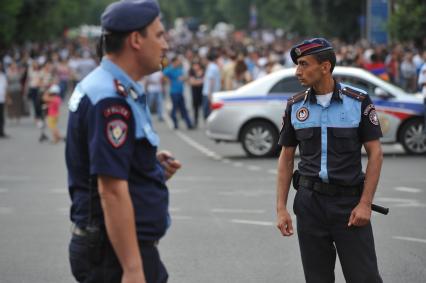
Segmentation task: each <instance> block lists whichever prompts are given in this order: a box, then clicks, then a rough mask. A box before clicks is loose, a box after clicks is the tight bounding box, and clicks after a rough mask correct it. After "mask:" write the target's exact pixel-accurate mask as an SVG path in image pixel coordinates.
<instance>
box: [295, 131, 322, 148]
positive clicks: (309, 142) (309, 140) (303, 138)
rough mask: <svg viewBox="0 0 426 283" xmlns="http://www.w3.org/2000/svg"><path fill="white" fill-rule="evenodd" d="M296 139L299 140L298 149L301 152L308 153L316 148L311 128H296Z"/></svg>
mask: <svg viewBox="0 0 426 283" xmlns="http://www.w3.org/2000/svg"><path fill="white" fill-rule="evenodd" d="M296 139H297V140H298V141H299V151H300V153H301V154H306V155H310V154H313V153H315V151H316V150H317V149H318V147H317V146H316V143H317V141H316V139H315V138H314V129H313V128H305V129H299V130H296Z"/></svg>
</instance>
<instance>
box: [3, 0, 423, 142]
mask: <svg viewBox="0 0 426 283" xmlns="http://www.w3.org/2000/svg"><path fill="white" fill-rule="evenodd" d="M12 2H13V3H12ZM12 2H10V3H7V4H4V5H6V7H3V8H4V9H3V10H4V11H5V12H8V13H9V14H10V15H9V16H12V15H15V18H14V20H13V21H14V22H13V21H7V24H6V22H5V25H4V26H3V29H0V34H1V35H4V39H5V41H4V42H3V43H1V44H0V110H1V111H2V112H5V113H6V115H7V117H8V118H9V119H10V120H11V122H12V123H13V122H15V123H19V120H20V118H21V117H22V116H28V115H31V116H33V117H34V123H35V125H37V126H38V127H40V128H42V127H43V105H46V99H44V98H43V96H44V95H45V93H46V91H47V90H48V89H49V88H50V87H51V86H52V85H57V86H58V87H59V91H58V93H57V95H58V96H59V97H60V98H61V101H64V100H66V98H67V95H68V94H69V93H70V91H71V90H72V89H73V87H74V86H75V84H76V83H77V82H78V81H80V80H81V79H82V78H83V77H84V76H86V75H87V74H88V73H89V72H90V71H91V70H92V69H94V68H95V67H96V66H97V64H98V63H99V60H100V59H99V58H97V57H96V55H95V50H96V48H95V46H96V43H97V40H98V38H99V35H100V34H101V30H100V28H99V27H98V26H80V27H79V28H75V29H70V28H69V25H75V26H77V25H78V24H81V23H82V22H81V21H84V22H85V23H98V19H99V11H101V10H102V9H101V8H102V7H104V6H105V5H106V4H107V2H108V1H100V2H99V1H98V2H99V3H98V2H97V1H88V2H87V3H86V4H85V5H86V6H85V5H83V4H84V3H83V2H81V1H75V3H74V4H73V5H71V4H70V3H68V2H67V1H59V2H55V3H51V4H52V5H51V6H49V5H48V3H47V4H46V3H44V2H43V1H28V2H25V1H12ZM46 2H49V1H46ZM80 2H81V3H80ZM101 2H102V3H101ZM104 2H105V3H104ZM109 2H110V1H109ZM216 2H217V3H216ZM243 2H244V3H243ZM258 2H259V1H256V0H250V1H249V0H244V1H242V2H241V3H239V4H238V5H236V4H235V2H232V1H225V0H223V1H196V0H192V1H189V0H188V1H168V0H162V1H159V3H160V5H161V6H162V9H163V13H164V14H163V20H164V22H165V25H166V27H167V30H168V34H167V37H168V41H169V44H170V47H171V48H170V51H169V52H168V54H167V59H168V60H167V62H165V65H169V67H166V69H165V70H164V73H157V74H154V75H152V76H150V77H148V78H145V79H144V81H142V82H141V83H142V84H144V86H145V87H146V91H147V93H150V99H149V100H150V101H151V103H152V104H155V105H156V109H154V111H155V112H157V113H158V117H159V120H162V119H163V118H164V116H163V115H164V110H163V100H164V98H167V97H168V96H169V93H171V94H173V92H174V91H176V87H177V89H179V88H182V92H183V93H184V97H188V98H189V99H187V101H186V103H187V104H186V103H185V102H184V103H183V106H182V105H181V104H179V103H180V102H179V101H176V103H174V104H173V106H174V107H173V109H172V110H173V111H172V118H173V115H175V114H173V112H176V111H180V112H181V113H182V114H183V115H182V116H185V115H188V114H185V113H184V112H186V109H185V105H187V106H190V105H192V107H191V108H193V109H192V111H191V112H192V113H193V115H194V117H193V120H194V121H193V123H189V122H188V119H186V118H185V120H187V121H186V123H187V126H188V128H193V127H196V126H197V121H198V119H199V118H198V112H199V108H202V107H203V102H202V89H203V83H204V82H205V80H204V77H205V75H206V69H207V67H208V64H209V61H208V58H207V57H208V54H209V52H211V51H214V52H215V54H216V57H217V58H215V60H214V62H213V63H214V64H215V65H216V66H217V68H218V69H219V72H220V89H217V90H231V89H236V88H238V87H240V86H242V85H244V84H246V83H248V82H250V81H253V80H256V79H258V78H260V77H262V76H265V75H267V74H269V73H271V72H274V71H276V70H279V69H281V68H289V67H293V66H294V65H293V62H292V61H291V59H290V55H289V51H290V48H291V47H292V46H293V45H294V44H295V43H297V42H299V41H300V40H303V39H304V38H308V37H312V36H315V35H317V36H318V35H320V36H324V37H327V38H328V39H330V40H332V42H333V45H334V47H335V50H336V53H337V64H338V65H344V66H356V67H360V68H364V69H366V70H369V71H371V72H372V73H374V74H375V75H377V76H379V77H380V78H382V79H384V80H387V81H390V82H392V83H394V84H396V85H397V86H400V87H401V88H403V89H404V90H405V91H406V92H408V93H414V92H418V91H419V89H418V85H417V77H418V74H419V70H420V68H421V66H422V65H423V64H424V62H425V61H426V51H424V50H426V48H425V47H426V42H425V41H426V39H425V36H424V33H425V31H424V29H422V24H421V23H420V24H419V21H420V20H421V19H422V18H423V19H424V16H426V8H425V6H424V5H422V4H421V2H422V1H418V0H410V1H382V2H386V5H387V6H386V7H385V10H386V9H387V10H386V11H388V12H389V13H390V12H392V14H391V16H392V17H388V15H387V14H386V17H387V18H386V19H388V21H389V33H386V34H379V36H376V38H375V37H374V35H370V36H369V35H368V34H367V33H368V31H367V29H366V25H368V22H369V21H368V17H367V14H368V12H367V8H368V5H370V6H371V5H373V4H374V3H373V4H372V2H377V1H370V0H369V1H359V3H354V2H358V1H354V2H353V1H351V4H348V3H346V4H345V3H343V2H345V1H328V0H321V1H318V2H315V1H310V0H303V1H300V3H299V2H297V3H293V2H291V1H273V0H267V1H263V2H264V3H263V2H262V3H263V5H260V4H259V3H260V2H259V3H258ZM302 2H303V3H302ZM364 2H365V3H364ZM382 2H380V3H382ZM18 3H20V4H19V5H18ZM380 3H379V4H380ZM302 4H303V5H302ZM423 4H424V3H423ZM382 5H383V4H382ZM274 7H275V8H276V9H277V10H278V11H281V12H280V13H278V12H277V11H275V9H274ZM372 7H373V6H372ZM373 8H374V7H373ZM34 11H38V12H40V15H41V16H40V20H41V17H42V16H43V15H45V16H48V17H46V19H45V20H44V21H41V22H40V24H38V25H34V24H32V23H34V21H35V20H36V19H34V15H35V14H34V13H32V12H34ZM46 11H47V12H46ZM14 13H15V14H14ZM46 13H48V14H46ZM197 13H198V14H197ZM295 13H296V14H295ZM297 13H299V14H297ZM333 13H339V14H340V15H339V17H337V16H336V17H333V16H332V15H333ZM386 13H387V12H386ZM419 13H420V15H417V14H419ZM422 13H425V14H423V17H417V16H421V14H422ZM61 15H62V16H63V15H67V16H65V17H62V18H61ZM183 15H185V16H186V18H179V16H183ZM191 15H192V16H191ZM193 15H198V17H194V16H193ZM297 15H299V16H300V17H302V16H303V17H302V18H300V17H299V16H297ZM316 15H319V16H316ZM407 15H413V17H411V18H410V17H408V18H407ZM415 15H417V16H416V17H414V16H415ZM284 16H285V19H286V20H283V18H282V17H284ZM311 17H314V19H315V18H316V20H313V19H312V18H311ZM343 18H344V19H347V21H346V20H345V21H342V20H341V19H343ZM79 19H80V20H79ZM1 21H2V20H1V19H0V22H1ZM339 22H340V23H341V24H339ZM13 23H15V25H13ZM416 23H417V24H416ZM52 24H54V25H52ZM407 25H408V27H409V26H410V25H411V27H412V28H408V29H405V31H404V29H403V28H404V26H405V27H407ZM423 25H424V24H423ZM43 29H44V30H45V31H44V32H43ZM388 34H391V35H392V40H390V38H387V36H388ZM380 36H382V37H383V36H385V38H384V40H383V38H382V37H380ZM407 36H408V37H407ZM381 41H384V42H381ZM171 62H173V64H171ZM210 63H212V62H210ZM170 69H171V70H170ZM176 74H179V76H178V77H177V80H176V76H175V75H176ZM172 98H173V95H172ZM173 101H174V100H173V99H172V102H173ZM175 104H176V105H175ZM203 110H204V112H205V113H204V116H206V113H208V111H207V110H206V109H203ZM0 114H3V113H0ZM174 120H175V119H174ZM0 122H2V121H0ZM0 124H2V123H0ZM3 124H4V122H3ZM175 127H177V124H176V123H175ZM0 130H1V133H0V136H2V135H3V134H4V132H3V129H0Z"/></svg>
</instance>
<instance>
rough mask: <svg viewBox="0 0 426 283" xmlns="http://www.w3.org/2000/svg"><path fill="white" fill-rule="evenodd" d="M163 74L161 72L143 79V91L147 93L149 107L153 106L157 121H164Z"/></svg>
mask: <svg viewBox="0 0 426 283" xmlns="http://www.w3.org/2000/svg"><path fill="white" fill-rule="evenodd" d="M163 85H164V84H163V73H162V72H161V71H158V72H155V73H152V74H151V75H149V76H147V77H146V78H145V91H146V93H147V98H148V104H149V107H150V108H152V107H154V105H155V110H156V112H157V116H158V121H159V122H162V121H163V120H164V106H163V104H164V103H163V100H164V87H163Z"/></svg>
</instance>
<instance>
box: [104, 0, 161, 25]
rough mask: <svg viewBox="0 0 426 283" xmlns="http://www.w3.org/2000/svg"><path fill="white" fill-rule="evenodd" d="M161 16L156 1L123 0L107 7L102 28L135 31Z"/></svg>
mask: <svg viewBox="0 0 426 283" xmlns="http://www.w3.org/2000/svg"><path fill="white" fill-rule="evenodd" d="M159 14H160V7H159V6H158V3H157V2H156V1H155V0H121V1H118V2H114V3H111V4H110V5H108V7H106V9H105V11H104V12H103V13H102V16H101V26H102V28H104V29H105V30H108V31H116V32H126V31H134V30H138V29H141V28H143V27H145V26H147V25H149V24H150V23H151V22H152V21H154V19H155V18H156V17H158V15H159Z"/></svg>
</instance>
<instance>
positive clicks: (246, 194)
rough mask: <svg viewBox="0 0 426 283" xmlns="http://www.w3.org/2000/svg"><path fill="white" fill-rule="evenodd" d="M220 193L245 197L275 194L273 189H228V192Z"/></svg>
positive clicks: (221, 193)
mask: <svg viewBox="0 0 426 283" xmlns="http://www.w3.org/2000/svg"><path fill="white" fill-rule="evenodd" d="M218 194H219V195H222V196H244V197H258V196H263V195H272V194H274V192H273V191H267V190H258V191H244V190H239V191H228V192H219V193H218Z"/></svg>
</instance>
